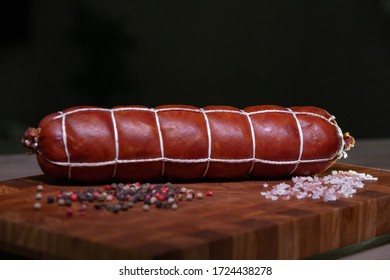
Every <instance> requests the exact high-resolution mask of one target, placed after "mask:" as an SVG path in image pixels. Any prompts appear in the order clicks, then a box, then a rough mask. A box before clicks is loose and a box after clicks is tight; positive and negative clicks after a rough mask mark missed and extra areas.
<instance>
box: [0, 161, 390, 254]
mask: <svg viewBox="0 0 390 280" xmlns="http://www.w3.org/2000/svg"><path fill="white" fill-rule="evenodd" d="M350 169H352V170H355V171H357V172H364V173H369V174H371V175H373V176H375V177H378V178H379V180H378V181H370V182H367V183H366V185H365V187H364V188H363V189H359V190H358V192H357V193H356V194H355V195H354V197H352V198H348V199H340V200H337V201H334V202H323V201H318V200H312V199H302V200H298V199H291V200H277V201H272V200H268V199H265V198H264V197H263V196H261V195H260V191H263V190H264V189H263V183H264V182H263V181H235V182H197V183H187V184H178V185H179V186H184V187H187V188H191V189H193V190H194V191H202V192H206V191H212V192H213V193H214V195H213V196H210V197H207V196H205V197H204V198H203V199H194V200H193V201H183V202H181V203H180V204H179V209H177V210H169V209H157V208H151V209H150V210H149V211H148V212H145V211H143V210H142V205H141V203H138V204H135V207H134V208H133V209H129V210H128V211H126V212H124V211H123V212H122V211H120V212H119V213H117V214H114V213H112V212H108V211H105V210H100V211H98V210H95V209H94V207H93V205H88V209H87V210H86V212H85V213H86V214H85V215H84V216H82V215H81V214H80V211H79V210H78V205H79V204H75V205H73V207H74V215H73V216H72V217H69V216H67V215H66V214H65V207H60V206H58V205H56V204H48V203H47V202H46V197H47V196H48V195H50V194H52V195H53V194H56V193H58V192H59V191H60V190H61V189H63V190H83V189H84V188H87V186H65V185H54V184H52V183H50V180H48V179H47V178H46V177H45V176H43V175H42V176H35V177H27V178H20V179H14V180H8V181H3V182H0V248H1V249H0V250H3V251H7V252H11V253H13V254H17V255H21V256H24V257H28V258H44V259H51V258H54V259H300V258H306V257H311V256H315V255H317V254H321V253H324V252H327V251H330V250H334V249H337V248H340V247H343V246H346V245H350V244H354V243H358V242H360V241H364V240H368V239H371V238H374V237H377V236H381V235H383V234H388V233H390V171H388V170H381V169H372V168H368V167H361V166H355V165H346V164H335V165H334V166H333V167H332V168H331V170H350ZM267 182H268V183H269V185H270V186H272V185H273V184H276V183H279V182H281V181H267ZM286 182H287V183H288V181H286ZM38 184H42V185H43V186H44V190H43V192H42V193H43V196H44V198H43V201H42V208H41V209H40V210H34V209H33V207H32V206H33V204H34V202H35V193H36V186H37V185H38ZM94 187H103V186H94Z"/></svg>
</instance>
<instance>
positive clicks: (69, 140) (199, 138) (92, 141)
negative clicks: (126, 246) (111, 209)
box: [22, 105, 354, 183]
mask: <svg viewBox="0 0 390 280" xmlns="http://www.w3.org/2000/svg"><path fill="white" fill-rule="evenodd" d="M22 143H23V145H24V146H25V147H26V148H27V149H28V150H29V151H30V152H33V153H36V156H37V160H38V163H39V165H40V167H41V169H42V171H43V172H44V173H45V174H46V175H48V176H50V177H52V178H55V179H60V180H64V179H65V180H74V181H77V182H87V183H88V182H104V181H114V180H117V181H125V182H130V181H146V180H150V181H152V180H157V179H161V178H164V179H169V180H198V179H201V178H206V179H235V178H240V177H244V176H248V175H249V176H251V177H253V178H261V179H262V178H280V177H286V176H293V175H313V174H317V173H320V172H322V171H324V170H326V169H327V168H329V167H330V166H331V165H332V164H333V163H334V162H336V161H337V160H338V159H339V158H341V157H342V156H345V155H346V151H347V150H349V148H350V147H352V146H353V144H354V139H353V137H352V136H350V135H349V134H348V133H345V134H343V133H342V131H341V129H340V128H339V126H338V125H337V123H336V120H335V117H334V116H332V115H330V114H329V113H328V112H327V111H325V110H324V109H321V108H318V107H312V106H302V107H291V108H284V107H280V106H276V105H261V106H250V107H247V108H245V109H243V110H240V109H238V108H235V107H230V106H207V107H204V108H197V107H193V106H189V105H164V106H159V107H156V108H148V107H144V106H120V107H113V108H110V109H108V108H100V107H93V106H82V107H72V108H68V109H66V110H63V111H60V112H57V113H53V114H50V115H48V116H46V117H45V118H43V119H42V121H41V122H40V123H39V127H38V128H28V129H27V131H26V133H25V135H24V138H23V139H22Z"/></svg>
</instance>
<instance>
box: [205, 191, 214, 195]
mask: <svg viewBox="0 0 390 280" xmlns="http://www.w3.org/2000/svg"><path fill="white" fill-rule="evenodd" d="M213 194H214V193H213V192H212V191H208V192H206V195H207V196H213Z"/></svg>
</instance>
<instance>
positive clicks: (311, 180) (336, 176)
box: [260, 170, 378, 201]
mask: <svg viewBox="0 0 390 280" xmlns="http://www.w3.org/2000/svg"><path fill="white" fill-rule="evenodd" d="M376 180H378V178H376V177H373V176H372V175H370V174H365V173H358V172H356V171H354V170H349V171H337V170H333V171H332V172H331V175H326V176H324V177H322V178H320V177H317V176H313V177H312V176H295V177H293V178H292V182H293V183H294V185H292V186H291V185H289V184H287V183H285V182H283V183H279V184H276V185H274V186H273V187H272V189H271V190H270V191H267V192H260V194H261V195H262V196H264V197H265V198H267V199H271V200H277V199H278V197H281V198H282V199H284V200H288V199H290V198H292V197H295V198H297V199H303V198H306V197H311V198H312V199H322V200H323V201H335V200H337V199H338V198H349V197H352V196H353V194H355V193H356V189H361V188H363V187H364V183H363V181H376ZM263 187H264V188H266V187H268V184H267V183H264V184H263Z"/></svg>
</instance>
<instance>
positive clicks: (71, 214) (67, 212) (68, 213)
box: [66, 207, 73, 217]
mask: <svg viewBox="0 0 390 280" xmlns="http://www.w3.org/2000/svg"><path fill="white" fill-rule="evenodd" d="M66 215H67V216H68V217H71V216H73V209H72V207H67V208H66Z"/></svg>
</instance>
